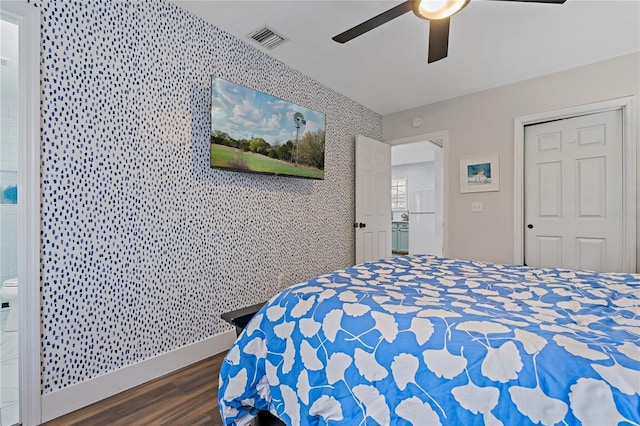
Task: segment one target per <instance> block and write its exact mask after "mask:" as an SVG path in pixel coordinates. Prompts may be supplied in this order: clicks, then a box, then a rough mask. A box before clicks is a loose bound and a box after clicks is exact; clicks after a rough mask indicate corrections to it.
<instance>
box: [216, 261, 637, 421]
mask: <svg viewBox="0 0 640 426" xmlns="http://www.w3.org/2000/svg"><path fill="white" fill-rule="evenodd" d="M638 342H640V276H638V275H631V274H598V273H592V272H583V271H567V270H555V269H540V268H527V267H518V266H509V265H493V264H486V263H482V262H471V261H458V260H452V259H443V258H437V257H434V256H403V257H398V258H391V259H383V260H380V261H377V262H370V263H366V264H362V265H356V266H354V267H351V268H347V269H344V270H341V271H336V272H335V273H332V274H327V275H325V276H321V277H318V278H314V279H312V280H309V282H306V283H300V284H297V285H294V286H292V287H290V288H288V289H285V290H284V291H282V292H281V293H280V294H279V295H277V296H276V297H274V298H273V299H272V300H271V301H270V302H268V303H267V304H266V305H265V306H264V307H263V308H262V310H261V311H260V312H259V313H258V314H257V315H256V316H255V317H254V318H253V320H252V321H251V322H250V323H249V325H248V326H247V328H246V330H245V332H243V333H242V334H241V335H240V337H239V338H238V340H237V341H236V343H235V344H234V345H233V346H232V348H231V349H230V351H229V353H228V355H227V357H226V359H225V361H224V362H223V364H222V366H221V372H220V386H219V393H218V400H219V401H218V402H219V407H220V412H221V414H222V418H223V421H224V423H225V424H227V425H232V424H234V422H235V421H236V420H237V421H239V422H246V421H248V419H250V418H251V417H252V416H254V415H255V414H256V413H257V410H258V409H269V410H270V411H272V412H273V413H276V414H277V415H278V417H280V418H281V419H282V420H283V421H284V422H285V423H286V424H288V425H299V424H305V425H306V424H318V422H319V423H320V424H327V425H342V424H360V425H386V424H393V425H399V426H403V425H420V426H422V425H426V424H429V425H431V424H485V425H502V424H532V423H533V424H545V425H546V424H562V423H565V424H576V423H578V422H580V423H582V424H585V425H589V424H592V425H600V424H603V423H604V424H614V423H617V422H628V423H631V424H640V410H639V409H638V403H639V402H638V401H640V346H639V343H638ZM463 373H464V374H463Z"/></svg>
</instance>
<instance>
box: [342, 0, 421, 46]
mask: <svg viewBox="0 0 640 426" xmlns="http://www.w3.org/2000/svg"><path fill="white" fill-rule="evenodd" d="M410 10H412V6H411V0H409V1H405V2H403V3H400V4H399V5H397V6H396V7H393V8H391V9H389V10H387V11H386V12H382V13H381V14H379V15H377V16H374V17H373V18H371V19H369V20H368V21H364V22H363V23H362V24H360V25H356V26H355V27H353V28H350V29H348V30H347V31H345V32H343V33H341V34H338V35H337V36H335V37H332V39H333V40H335V41H337V42H338V43H346V42H348V41H349V40H352V39H354V38H356V37H358V36H360V35H362V34H364V33H366V32H367V31H371V30H372V29H374V28H377V27H379V26H380V25H382V24H385V23H387V22H389V21H391V20H392V19H395V18H397V17H398V16H400V15H404V14H405V13H407V12H409V11H410Z"/></svg>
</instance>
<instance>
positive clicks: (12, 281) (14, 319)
mask: <svg viewBox="0 0 640 426" xmlns="http://www.w3.org/2000/svg"><path fill="white" fill-rule="evenodd" d="M0 296H2V298H3V299H5V300H8V301H9V316H7V321H6V322H5V323H4V331H18V278H9V279H8V280H5V282H3V283H2V290H0Z"/></svg>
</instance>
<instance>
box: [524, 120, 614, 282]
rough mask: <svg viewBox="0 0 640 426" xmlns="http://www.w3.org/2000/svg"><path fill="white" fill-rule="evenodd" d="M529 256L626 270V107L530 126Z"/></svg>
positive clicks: (563, 264)
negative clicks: (624, 162)
mask: <svg viewBox="0 0 640 426" xmlns="http://www.w3.org/2000/svg"><path fill="white" fill-rule="evenodd" d="M524 155H525V178H524V179H525V182H524V185H525V188H524V190H525V218H524V219H525V221H524V225H525V230H524V234H525V263H526V264H527V265H529V266H535V267H549V268H553V267H560V268H570V269H587V270H593V271H623V269H624V265H623V242H624V236H623V229H624V228H623V218H622V211H623V185H622V182H623V170H622V164H623V162H622V112H621V111H620V110H613V111H606V112H601V113H596V114H589V115H584V116H579V117H573V118H569V119H564V120H558V121H552V122H549V123H542V124H537V125H532V126H527V127H526V128H525V140H524Z"/></svg>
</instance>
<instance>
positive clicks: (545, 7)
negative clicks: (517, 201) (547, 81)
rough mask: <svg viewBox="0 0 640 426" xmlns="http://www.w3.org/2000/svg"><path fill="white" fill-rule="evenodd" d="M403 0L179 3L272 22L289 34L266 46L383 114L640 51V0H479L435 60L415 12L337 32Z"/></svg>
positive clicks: (239, 20) (200, 11)
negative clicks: (340, 37) (357, 31)
mask: <svg viewBox="0 0 640 426" xmlns="http://www.w3.org/2000/svg"><path fill="white" fill-rule="evenodd" d="M401 2H402V0H395V1H388V0H387V1H369V0H351V1H328V0H307V1H269V0H261V1H246V0H235V1H217V0H213V1H212V0H209V1H203V0H200V1H192V0H174V1H172V3H175V4H177V5H178V6H180V7H182V8H184V9H186V10H188V11H190V12H192V13H194V14H196V15H198V16H200V17H202V18H203V19H204V20H206V21H208V22H210V23H212V24H214V25H216V26H217V27H219V28H221V29H223V30H225V31H227V32H229V33H231V34H233V35H235V36H237V37H238V38H241V39H243V40H246V41H247V43H250V44H253V43H254V42H253V41H251V40H249V39H248V38H247V34H249V33H250V32H252V31H253V30H255V29H257V28H258V27H260V26H262V25H267V26H269V27H271V28H273V29H274V30H275V31H276V32H279V33H280V34H282V35H283V36H285V37H286V38H288V39H289V41H287V42H286V43H284V44H282V45H280V46H278V47H276V48H275V49H273V50H267V49H263V48H262V47H260V49H263V50H264V51H265V52H267V53H268V54H269V55H272V56H274V57H275V58H277V59H279V60H281V61H282V62H284V63H286V64H288V65H289V66H291V67H293V68H295V69H297V70H299V71H301V72H302V73H304V74H306V75H308V76H310V77H312V78H313V79H315V80H317V81H319V82H321V83H323V84H324V85H326V86H328V87H330V88H332V89H334V90H336V91H338V92H340V93H342V94H344V95H346V96H347V97H349V98H351V99H354V100H355V101H357V102H359V103H360V104H362V105H364V106H366V107H368V108H370V109H372V110H373V111H376V112H378V113H380V114H382V115H384V114H388V113H392V112H397V111H403V110H406V109H410V108H413V107H417V106H421V105H426V104H430V103H433V102H437V101H441V100H444V99H450V98H453V97H457V96H462V95H465V94H469V93H473V92H477V91H480V90H484V89H489V88H492V87H497V86H501V85H504V84H508V83H513V82H516V81H521V80H526V79H529V78H533V77H536V76H540V75H544V74H549V73H553V72H557V71H561V70H565V69H570V68H574V67H578V66H581V65H585V64H589V63H594V62H598V61H601V60H604V59H608V58H613V57H616V56H621V55H624V54H628V53H631V52H638V51H640V0H567V2H566V3H565V4H564V5H550V4H539V3H523V2H514V1H486V0H472V1H471V3H470V4H469V5H468V6H467V7H466V8H465V9H463V10H462V11H460V12H459V13H458V14H456V15H454V16H453V17H452V18H451V32H450V36H449V57H448V58H445V59H444V60H442V61H439V62H435V63H432V64H427V51H426V50H427V46H428V33H429V23H428V21H424V20H421V19H419V18H417V17H416V16H415V15H413V13H411V12H409V13H406V14H405V15H403V16H401V17H399V18H397V19H395V20H393V21H390V22H388V23H386V24H384V25H382V26H381V27H378V28H376V29H375V30H372V31H370V32H368V33H366V34H364V35H362V36H360V37H358V38H356V39H354V40H352V41H350V42H347V43H345V44H339V43H336V42H334V41H333V40H331V37H333V36H335V35H337V34H339V33H341V32H343V31H345V30H347V29H349V28H351V27H353V26H354V25H357V24H359V23H361V22H363V21H365V20H367V19H369V18H371V17H373V16H375V15H377V14H379V13H381V12H383V11H385V10H387V9H389V8H391V7H393V6H395V5H397V4H399V3H401ZM612 78H615V76H612ZM638 78H640V76H639V77H638Z"/></svg>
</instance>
